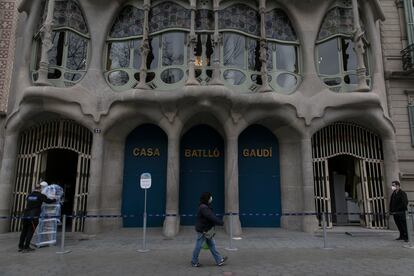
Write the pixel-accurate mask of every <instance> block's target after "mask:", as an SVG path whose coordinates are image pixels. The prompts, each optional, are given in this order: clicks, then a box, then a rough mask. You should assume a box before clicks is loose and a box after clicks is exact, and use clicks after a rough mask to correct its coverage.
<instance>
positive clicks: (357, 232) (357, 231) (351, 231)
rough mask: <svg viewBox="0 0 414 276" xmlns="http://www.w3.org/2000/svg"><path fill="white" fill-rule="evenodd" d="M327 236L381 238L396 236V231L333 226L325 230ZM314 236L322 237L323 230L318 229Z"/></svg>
mask: <svg viewBox="0 0 414 276" xmlns="http://www.w3.org/2000/svg"><path fill="white" fill-rule="evenodd" d="M326 232H327V233H328V234H337V235H344V234H345V235H349V236H352V237H354V236H359V237H360V236H382V235H395V234H398V231H394V230H389V229H370V228H365V227H358V226H335V227H333V228H330V229H326ZM315 235H316V236H321V235H322V236H323V229H322V228H320V229H318V230H316V231H315Z"/></svg>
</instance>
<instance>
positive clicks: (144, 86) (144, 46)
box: [135, 0, 151, 89]
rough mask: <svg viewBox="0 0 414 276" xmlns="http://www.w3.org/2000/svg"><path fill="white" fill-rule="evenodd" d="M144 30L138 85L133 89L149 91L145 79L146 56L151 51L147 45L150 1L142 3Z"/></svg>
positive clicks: (146, 70)
mask: <svg viewBox="0 0 414 276" xmlns="http://www.w3.org/2000/svg"><path fill="white" fill-rule="evenodd" d="M143 7H144V28H143V34H142V44H141V48H140V50H141V66H140V69H139V83H138V84H137V85H136V86H135V88H138V89H149V86H148V85H147V82H146V79H147V73H148V68H147V59H148V54H149V53H150V51H151V46H150V45H149V37H148V36H149V35H148V33H149V22H148V21H149V11H150V8H151V0H145V1H144V6H143Z"/></svg>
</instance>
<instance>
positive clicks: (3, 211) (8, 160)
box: [0, 133, 19, 233]
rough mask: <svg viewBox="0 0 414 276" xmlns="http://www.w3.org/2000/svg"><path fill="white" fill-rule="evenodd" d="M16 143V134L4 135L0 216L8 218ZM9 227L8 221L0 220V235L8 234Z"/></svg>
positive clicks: (17, 136)
mask: <svg viewBox="0 0 414 276" xmlns="http://www.w3.org/2000/svg"><path fill="white" fill-rule="evenodd" d="M17 141H19V135H18V134H17V133H6V137H5V142H4V153H3V160H2V163H1V171H0V216H10V208H11V198H12V192H13V185H14V180H13V177H14V171H15V167H16V159H17V152H18V143H17ZM9 226H10V220H0V233H6V232H8V231H9Z"/></svg>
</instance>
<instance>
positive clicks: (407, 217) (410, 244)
mask: <svg viewBox="0 0 414 276" xmlns="http://www.w3.org/2000/svg"><path fill="white" fill-rule="evenodd" d="M404 215H405V219H406V221H407V222H406V225H407V238H408V244H407V245H404V247H405V248H410V249H414V245H413V244H412V242H411V231H410V230H411V229H410V226H409V225H410V223H409V222H408V221H409V217H411V225H413V223H414V222H413V214H412V213H411V216H409V213H408V211H405V212H404Z"/></svg>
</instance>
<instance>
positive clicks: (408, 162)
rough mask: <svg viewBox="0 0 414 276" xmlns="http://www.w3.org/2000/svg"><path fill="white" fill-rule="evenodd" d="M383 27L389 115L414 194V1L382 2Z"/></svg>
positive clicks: (403, 178) (404, 182)
mask: <svg viewBox="0 0 414 276" xmlns="http://www.w3.org/2000/svg"><path fill="white" fill-rule="evenodd" d="M381 5H382V7H383V10H384V14H385V17H386V21H385V22H386V23H385V22H384V24H382V26H381V36H382V41H383V53H384V68H385V76H386V88H387V95H388V102H389V106H388V108H389V112H390V116H391V119H392V121H393V122H394V126H395V129H396V139H397V140H396V142H397V150H398V161H399V168H400V179H401V183H402V185H403V189H404V190H406V191H407V193H408V196H409V199H411V200H412V199H413V195H414V94H413V91H412V90H413V88H412V87H413V85H414V77H413V74H412V73H413V49H414V48H413V46H412V45H413V43H414V40H413V39H414V36H413V32H414V29H413V25H412V22H413V20H414V19H413V14H414V13H413V1H381Z"/></svg>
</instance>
